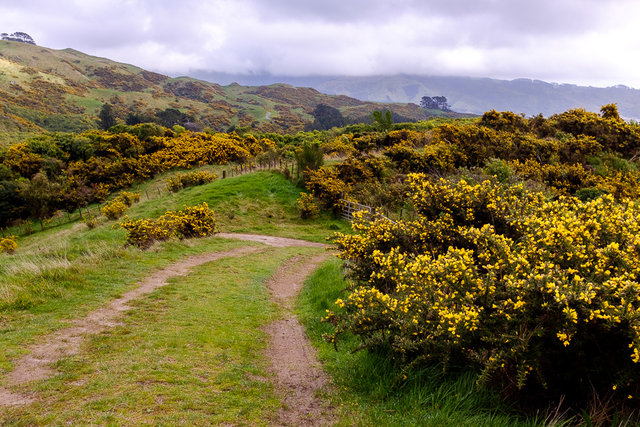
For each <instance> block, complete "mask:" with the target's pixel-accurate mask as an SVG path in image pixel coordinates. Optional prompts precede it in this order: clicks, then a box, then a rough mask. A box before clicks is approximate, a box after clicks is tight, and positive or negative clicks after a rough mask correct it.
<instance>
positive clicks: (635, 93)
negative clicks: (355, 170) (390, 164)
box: [194, 71, 640, 120]
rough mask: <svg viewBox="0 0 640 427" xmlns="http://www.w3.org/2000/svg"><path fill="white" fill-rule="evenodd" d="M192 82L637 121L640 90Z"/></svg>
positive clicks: (364, 80) (534, 84)
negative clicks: (610, 113) (583, 112)
mask: <svg viewBox="0 0 640 427" xmlns="http://www.w3.org/2000/svg"><path fill="white" fill-rule="evenodd" d="M194 76H196V77H199V78H201V79H204V80H209V81H218V82H221V83H224V82H230V81H237V82H238V83H240V84H270V83H273V82H284V83H289V84H293V85H297V86H310V87H313V88H315V89H317V90H319V91H320V92H323V93H328V94H336V93H340V94H344V95H347V96H352V97H355V98H358V99H363V100H367V101H374V102H413V103H419V102H420V99H421V98H422V97H423V96H445V97H447V99H448V101H449V104H450V105H451V107H452V109H453V110H454V111H458V112H462V113H471V114H482V113H484V112H485V111H489V110H492V109H495V110H498V111H513V112H514V113H518V114H519V113H524V114H525V115H526V116H534V115H537V114H542V115H544V116H546V117H548V116H550V115H552V114H558V113H561V112H563V111H567V110H569V109H573V108H585V109H587V110H588V111H594V112H597V111H599V110H600V107H602V106H603V105H606V104H610V103H616V104H618V109H619V111H620V114H621V115H622V116H623V117H625V118H627V119H634V120H638V119H640V90H638V89H632V88H629V87H626V86H613V87H607V88H601V87H591V86H577V85H573V84H557V83H548V82H544V81H542V80H532V79H515V80H499V79H490V78H474V77H454V76H413V75H396V76H369V77H358V76H354V77H349V76H298V77H292V76H268V75H250V76H249V75H244V76H243V75H230V74H223V73H211V72H205V71H202V72H196V73H194Z"/></svg>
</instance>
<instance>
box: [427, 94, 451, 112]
mask: <svg viewBox="0 0 640 427" xmlns="http://www.w3.org/2000/svg"><path fill="white" fill-rule="evenodd" d="M420 106H421V107H422V108H424V109H425V110H441V111H451V106H450V105H449V103H448V102H447V97H446V96H434V97H431V96H423V97H422V100H421V101H420Z"/></svg>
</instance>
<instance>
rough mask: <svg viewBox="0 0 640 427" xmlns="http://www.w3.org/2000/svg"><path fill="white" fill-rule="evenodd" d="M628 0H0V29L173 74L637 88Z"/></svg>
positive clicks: (639, 44) (639, 55)
mask: <svg viewBox="0 0 640 427" xmlns="http://www.w3.org/2000/svg"><path fill="white" fill-rule="evenodd" d="M639 18H640V1H636V0H437V1H432V0H422V1H421V0H386V1H379V0H321V1H315V0H308V1H305V0H200V1H198V0H174V1H167V0H153V1H152V0H93V1H92V0H75V1H72V0H56V1H51V0H1V2H0V32H8V33H12V32H15V31H23V32H26V33H28V34H30V35H31V36H32V37H33V38H34V39H35V41H36V43H37V44H39V45H41V46H46V47H50V48H55V49H62V48H66V47H71V48H74V49H77V50H80V51H82V52H85V53H89V54H92V55H97V56H103V57H107V58H109V59H113V60H117V61H121V62H127V63H131V64H135V65H138V66H140V67H142V68H146V69H150V70H153V71H158V72H162V73H165V74H169V75H172V76H176V75H188V74H189V73H190V72H191V71H193V70H211V71H218V72H227V73H242V74H246V73H256V74H259V73H270V74H276V75H295V76H299V75H309V74H330V75H380V74H386V75H388V74H398V73H404V74H424V75H456V76H477V77H493V78H506V79H512V78H534V79H541V80H546V81H552V82H559V83H576V84H587V85H593V86H613V85H616V84H625V85H627V86H631V87H635V88H640V71H639V70H640V30H638V28H640V23H639Z"/></svg>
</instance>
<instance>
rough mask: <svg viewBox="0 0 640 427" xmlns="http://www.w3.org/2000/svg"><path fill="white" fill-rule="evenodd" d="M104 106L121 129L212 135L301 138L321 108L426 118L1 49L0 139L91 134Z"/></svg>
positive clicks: (350, 115)
mask: <svg viewBox="0 0 640 427" xmlns="http://www.w3.org/2000/svg"><path fill="white" fill-rule="evenodd" d="M104 103H110V104H112V105H113V111H114V112H115V114H116V117H117V118H118V119H119V120H120V121H124V120H126V119H127V118H132V117H133V118H141V119H144V118H150V117H151V118H153V117H158V114H160V113H162V112H168V113H171V114H164V115H162V114H161V115H162V117H180V120H181V122H180V124H182V125H185V126H186V127H193V128H195V129H203V128H205V127H209V128H211V129H213V130H226V129H228V128H229V127H231V126H248V127H252V128H255V129H258V130H262V131H278V132H296V131H299V130H302V129H304V128H305V127H306V126H308V125H309V124H310V123H312V122H313V120H314V117H313V116H312V114H313V112H314V110H315V108H316V107H317V106H318V105H319V104H325V105H328V106H330V107H333V108H335V109H338V110H339V111H340V113H341V114H342V115H343V116H344V117H345V118H346V119H348V120H355V119H357V118H362V117H368V116H369V115H370V114H371V112H373V111H375V110H380V109H391V110H392V111H393V112H394V113H395V114H396V115H399V116H402V117H404V118H408V119H411V120H420V119H424V118H425V111H424V110H423V109H422V108H420V107H419V106H418V105H415V104H407V103H373V102H363V101H359V100H358V99H355V98H352V97H348V96H342V95H332V96H329V95H324V94H322V93H320V92H319V91H317V90H316V89H312V88H298V87H293V86H290V85H287V84H275V85H269V86H256V87H247V86H240V85H238V84H229V85H227V86H221V85H219V84H216V83H210V82H207V81H202V80H198V79H194V78H190V77H177V78H171V77H168V76H165V75H162V74H158V73H154V72H151V71H147V70H143V69H141V68H139V67H136V66H133V65H128V64H121V63H118V62H114V61H111V60H108V59H105V58H98V57H94V56H90V55H86V54H84V53H82V52H78V51H76V50H73V49H64V50H54V49H48V48H45V47H41V46H36V45H33V44H29V43H24V42H15V41H0V137H2V138H5V139H6V138H8V137H9V136H10V135H18V137H20V135H22V134H23V133H24V132H36V131H41V130H43V129H46V130H51V131H81V130H85V129H90V128H94V127H96V123H97V115H98V113H99V111H100V109H101V107H102V105H103V104H104ZM173 113H177V114H173ZM8 135H9V136H8Z"/></svg>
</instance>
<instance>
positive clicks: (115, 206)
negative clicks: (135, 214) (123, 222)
mask: <svg viewBox="0 0 640 427" xmlns="http://www.w3.org/2000/svg"><path fill="white" fill-rule="evenodd" d="M127 209H128V208H127V205H125V204H124V203H123V202H122V201H121V200H118V199H114V200H112V201H110V202H108V203H107V204H106V205H104V206H103V207H102V208H101V209H100V212H102V215H104V216H106V217H107V219H118V218H120V217H121V216H122V215H124V213H125V212H126V210H127Z"/></svg>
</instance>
